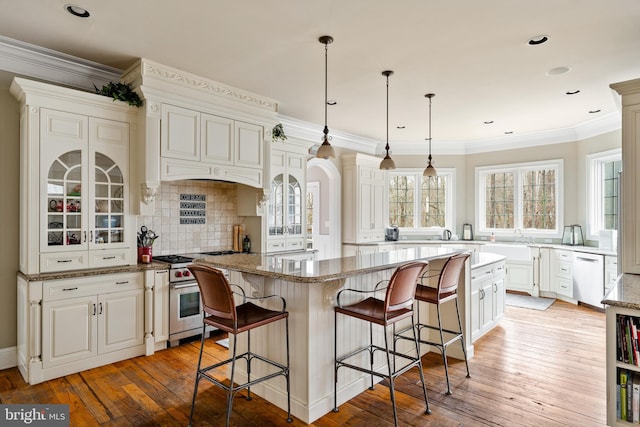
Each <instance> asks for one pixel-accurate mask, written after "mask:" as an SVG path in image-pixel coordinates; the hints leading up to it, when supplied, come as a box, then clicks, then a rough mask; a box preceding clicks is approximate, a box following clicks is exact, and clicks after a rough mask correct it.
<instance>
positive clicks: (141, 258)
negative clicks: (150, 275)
mask: <svg viewBox="0 0 640 427" xmlns="http://www.w3.org/2000/svg"><path fill="white" fill-rule="evenodd" d="M152 260H153V253H152V251H151V246H143V247H139V248H138V262H140V263H142V264H149V263H151V261H152Z"/></svg>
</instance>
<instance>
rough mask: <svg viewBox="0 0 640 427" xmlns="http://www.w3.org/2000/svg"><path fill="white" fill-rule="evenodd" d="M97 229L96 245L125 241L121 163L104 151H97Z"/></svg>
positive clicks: (95, 228) (95, 192) (95, 181)
mask: <svg viewBox="0 0 640 427" xmlns="http://www.w3.org/2000/svg"><path fill="white" fill-rule="evenodd" d="M94 173H95V176H94V186H95V187H94V202H95V215H94V218H95V222H94V230H93V231H92V232H91V233H90V238H91V241H92V242H93V243H94V244H96V245H103V244H109V243H121V242H124V232H125V230H124V206H125V205H124V203H125V200H124V178H123V176H122V171H121V170H120V168H119V167H118V165H117V164H116V163H115V162H114V161H113V160H112V159H111V158H109V157H107V156H105V155H104V154H102V153H95V167H94Z"/></svg>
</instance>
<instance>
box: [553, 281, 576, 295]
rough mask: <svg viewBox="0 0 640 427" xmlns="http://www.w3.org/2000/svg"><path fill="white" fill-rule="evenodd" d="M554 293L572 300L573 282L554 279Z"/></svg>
mask: <svg viewBox="0 0 640 427" xmlns="http://www.w3.org/2000/svg"><path fill="white" fill-rule="evenodd" d="M556 292H557V293H559V294H562V295H565V296H568V297H570V298H573V280H570V279H561V278H558V279H556Z"/></svg>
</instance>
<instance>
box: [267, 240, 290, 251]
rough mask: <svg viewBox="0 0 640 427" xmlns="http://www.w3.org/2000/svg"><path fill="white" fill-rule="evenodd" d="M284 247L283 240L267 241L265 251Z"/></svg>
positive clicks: (280, 249) (279, 249)
mask: <svg viewBox="0 0 640 427" xmlns="http://www.w3.org/2000/svg"><path fill="white" fill-rule="evenodd" d="M286 248H287V247H286V245H285V242H284V241H280V242H267V252H275V251H284V250H285V249H286Z"/></svg>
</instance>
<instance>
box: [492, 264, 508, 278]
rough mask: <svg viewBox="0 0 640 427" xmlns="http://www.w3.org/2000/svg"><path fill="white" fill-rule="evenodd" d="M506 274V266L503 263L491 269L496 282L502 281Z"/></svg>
mask: <svg viewBox="0 0 640 427" xmlns="http://www.w3.org/2000/svg"><path fill="white" fill-rule="evenodd" d="M505 272H506V266H505V263H504V262H501V263H499V264H496V265H495V267H494V269H493V274H494V275H495V278H496V280H498V279H502V278H503V277H504V275H505Z"/></svg>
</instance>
